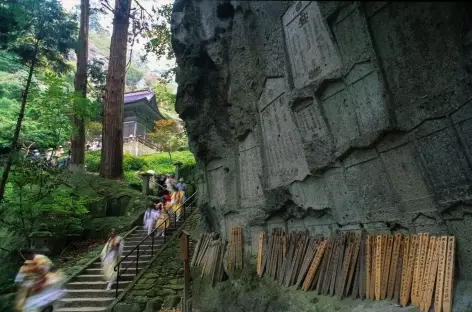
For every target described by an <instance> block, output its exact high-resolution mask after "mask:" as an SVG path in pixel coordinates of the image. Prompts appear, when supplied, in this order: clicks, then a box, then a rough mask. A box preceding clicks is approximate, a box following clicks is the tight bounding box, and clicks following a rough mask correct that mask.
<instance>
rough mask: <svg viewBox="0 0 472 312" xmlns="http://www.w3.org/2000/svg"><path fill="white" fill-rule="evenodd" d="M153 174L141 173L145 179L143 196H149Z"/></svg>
mask: <svg viewBox="0 0 472 312" xmlns="http://www.w3.org/2000/svg"><path fill="white" fill-rule="evenodd" d="M152 176H153V174H151V173H148V172H143V173H141V178H142V179H143V195H148V194H149V182H150V180H151V177H152Z"/></svg>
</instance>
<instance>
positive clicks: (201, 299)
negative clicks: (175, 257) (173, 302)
mask: <svg viewBox="0 0 472 312" xmlns="http://www.w3.org/2000/svg"><path fill="white" fill-rule="evenodd" d="M198 273H199V272H198V270H193V272H192V276H193V278H194V279H193V286H192V293H193V298H192V306H193V310H192V312H338V311H342V312H400V311H401V312H405V311H411V312H413V311H419V310H418V308H416V307H413V306H409V307H406V308H402V307H400V306H398V305H396V304H395V303H394V302H393V301H386V300H383V301H371V300H360V299H357V300H353V299H352V298H350V297H347V298H344V299H342V300H340V299H339V297H337V296H334V297H330V296H318V295H316V294H315V292H313V291H309V292H304V291H301V290H295V289H294V287H290V288H287V287H284V286H281V285H279V284H278V283H276V282H274V281H272V280H270V279H269V278H266V277H264V278H259V277H258V276H257V274H256V270H255V265H247V266H246V268H245V269H244V270H242V271H241V272H237V273H235V274H234V275H233V276H232V277H231V278H229V279H227V280H226V281H224V282H221V283H218V284H216V285H215V287H211V285H210V281H209V280H208V279H205V278H200V277H199V275H200V274H198ZM471 293H472V280H461V281H458V282H457V283H456V284H455V297H454V306H453V311H454V312H467V311H469V312H470V311H472V297H470V294H471Z"/></svg>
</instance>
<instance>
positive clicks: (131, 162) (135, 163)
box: [123, 154, 147, 171]
mask: <svg viewBox="0 0 472 312" xmlns="http://www.w3.org/2000/svg"><path fill="white" fill-rule="evenodd" d="M146 166H147V163H146V161H145V160H144V159H143V158H140V157H136V156H133V155H131V154H125V155H124V158H123V169H124V170H125V171H129V170H135V171H137V170H142V169H143V168H144V167H146Z"/></svg>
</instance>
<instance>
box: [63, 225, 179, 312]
mask: <svg viewBox="0 0 472 312" xmlns="http://www.w3.org/2000/svg"><path fill="white" fill-rule="evenodd" d="M183 223H184V220H180V221H177V222H174V220H172V222H170V225H169V228H168V229H167V230H166V236H165V237H155V238H154V248H153V252H154V255H155V254H156V252H157V251H158V250H159V249H160V248H161V247H162V246H163V245H164V244H165V242H166V239H169V238H170V237H171V236H172V235H173V234H174V233H175V231H176V230H177V229H178V228H179V227H180V226H181V225H182V224H183ZM147 236H148V233H147V230H145V229H143V227H142V226H137V227H135V228H134V229H133V230H132V232H131V233H129V234H128V235H125V236H124V237H123V238H124V240H125V246H124V250H123V255H122V259H123V258H124V257H125V256H126V255H128V253H129V252H131V251H133V252H132V253H131V254H130V255H129V256H128V257H127V258H126V259H124V261H123V262H122V263H121V266H120V272H122V273H121V275H120V278H119V283H118V294H119V293H120V292H122V291H123V290H124V289H125V288H126V287H127V286H128V285H129V284H130V283H131V282H132V281H133V279H134V278H135V276H136V275H137V273H138V272H137V271H136V258H137V250H136V249H134V248H135V247H136V246H137V245H138V244H139V243H141V241H142V240H143V239H144V238H146V237H147ZM151 242H152V240H151V237H148V238H147V239H146V241H145V242H143V244H141V245H140V246H139V249H140V251H139V264H138V270H141V269H143V268H145V267H146V265H148V264H149V262H150V261H151V258H152V254H151V253H152V251H151ZM106 286H107V282H106V281H104V280H103V275H102V272H101V263H100V259H99V258H98V259H97V260H96V261H95V262H93V263H92V264H91V265H90V266H89V267H87V268H86V269H85V270H84V271H83V272H82V273H81V274H80V275H78V276H76V277H75V278H74V279H73V280H72V281H71V282H69V283H68V284H67V285H66V290H67V291H66V295H65V296H64V298H63V299H61V300H60V301H59V303H58V306H59V308H58V309H56V310H54V312H93V311H105V310H106V309H107V307H108V306H109V305H110V304H111V303H112V302H113V300H115V296H116V284H114V285H113V287H112V291H105V288H106Z"/></svg>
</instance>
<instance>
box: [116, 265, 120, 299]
mask: <svg viewBox="0 0 472 312" xmlns="http://www.w3.org/2000/svg"><path fill="white" fill-rule="evenodd" d="M119 286H120V263H119V262H118V271H117V272H116V291H115V298H116V297H118V287H119Z"/></svg>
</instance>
